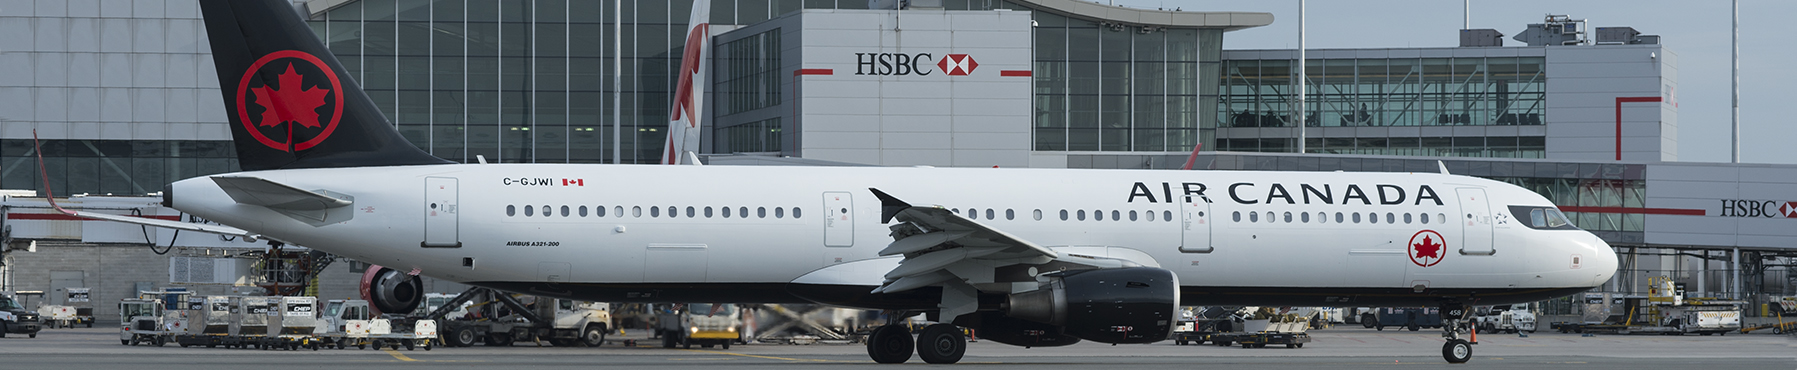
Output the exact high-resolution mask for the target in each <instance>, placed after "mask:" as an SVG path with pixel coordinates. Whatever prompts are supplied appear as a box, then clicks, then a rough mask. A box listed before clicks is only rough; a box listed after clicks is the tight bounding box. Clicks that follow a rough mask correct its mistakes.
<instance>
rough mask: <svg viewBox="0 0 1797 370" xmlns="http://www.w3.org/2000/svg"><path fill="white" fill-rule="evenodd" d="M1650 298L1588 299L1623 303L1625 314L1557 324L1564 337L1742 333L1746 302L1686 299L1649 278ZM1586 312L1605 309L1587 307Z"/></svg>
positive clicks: (1658, 279)
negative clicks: (1584, 335)
mask: <svg viewBox="0 0 1797 370" xmlns="http://www.w3.org/2000/svg"><path fill="white" fill-rule="evenodd" d="M1648 281H1649V286H1650V289H1649V290H1648V295H1647V296H1622V297H1614V296H1608V295H1604V296H1600V297H1602V298H1599V297H1593V296H1589V295H1588V296H1587V301H1591V300H1601V301H1604V302H1608V301H1609V300H1610V299H1612V298H1614V299H1618V300H1620V301H1621V302H1622V305H1623V307H1626V308H1625V309H1624V311H1623V312H1624V313H1623V314H1617V315H1610V316H1609V317H1606V318H1604V319H1603V320H1602V321H1600V322H1596V323H1592V322H1590V321H1589V318H1587V321H1586V322H1581V323H1570V322H1560V323H1554V324H1553V325H1551V327H1552V328H1553V329H1554V330H1559V331H1560V332H1562V333H1568V332H1571V333H1609V334H1664V335H1683V334H1699V335H1727V334H1728V332H1731V331H1737V330H1741V307H1742V305H1744V304H1745V303H1746V302H1743V301H1736V300H1721V299H1710V298H1685V297H1684V296H1683V294H1680V293H1678V290H1677V289H1676V288H1674V285H1673V284H1672V283H1671V281H1670V280H1669V279H1665V278H1663V277H1658V276H1656V277H1650V278H1649V279H1648ZM1586 309H1587V310H1597V309H1605V308H1598V307H1586Z"/></svg>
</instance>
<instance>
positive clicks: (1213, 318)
mask: <svg viewBox="0 0 1797 370" xmlns="http://www.w3.org/2000/svg"><path fill="white" fill-rule="evenodd" d="M1245 311H1246V310H1245V309H1243V308H1241V307H1187V308H1185V309H1182V310H1180V322H1179V325H1178V326H1176V327H1175V328H1174V330H1173V342H1174V343H1175V344H1178V345H1182V346H1183V345H1186V344H1204V342H1207V341H1213V340H1217V339H1218V338H1213V336H1216V335H1217V334H1224V333H1233V332H1235V331H1236V330H1237V329H1241V328H1242V327H1243V320H1242V317H1243V314H1244V313H1245ZM1220 345H1225V346H1226V345H1228V344H1220Z"/></svg>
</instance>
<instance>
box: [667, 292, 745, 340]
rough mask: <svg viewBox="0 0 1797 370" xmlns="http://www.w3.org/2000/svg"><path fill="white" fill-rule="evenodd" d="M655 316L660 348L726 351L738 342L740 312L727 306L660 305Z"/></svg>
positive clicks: (734, 306) (700, 304) (729, 305)
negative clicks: (698, 347)
mask: <svg viewBox="0 0 1797 370" xmlns="http://www.w3.org/2000/svg"><path fill="white" fill-rule="evenodd" d="M664 307H665V308H664V309H663V310H662V311H659V314H658V315H656V316H657V318H658V320H657V322H658V324H657V325H658V326H659V327H658V328H657V332H658V333H659V334H660V335H661V346H662V347H663V348H674V346H676V345H678V346H681V347H683V348H693V345H694V344H698V345H700V346H701V347H705V348H711V347H712V346H714V345H715V346H720V347H723V349H730V344H731V343H734V342H737V341H741V340H742V312H741V310H739V309H737V307H736V305H734V304H729V303H691V304H684V305H678V304H676V305H664Z"/></svg>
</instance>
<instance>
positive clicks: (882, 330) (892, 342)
mask: <svg viewBox="0 0 1797 370" xmlns="http://www.w3.org/2000/svg"><path fill="white" fill-rule="evenodd" d="M915 345H916V343H914V342H913V340H912V339H911V329H908V328H905V327H904V326H902V325H886V326H881V327H879V328H876V329H874V332H873V334H870V335H868V338H867V357H872V358H873V359H874V362H878V363H882V364H902V363H905V361H909V360H911V351H912V349H913V347H914V346H915Z"/></svg>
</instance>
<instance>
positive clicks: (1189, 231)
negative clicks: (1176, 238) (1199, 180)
mask: <svg viewBox="0 0 1797 370" xmlns="http://www.w3.org/2000/svg"><path fill="white" fill-rule="evenodd" d="M1179 209H1180V214H1181V216H1180V217H1181V221H1182V222H1180V225H1181V226H1182V227H1184V228H1185V232H1184V233H1185V238H1184V242H1183V243H1181V244H1180V246H1179V251H1180V252H1185V253H1210V252H1211V251H1212V250H1214V249H1215V248H1212V247H1211V235H1210V234H1211V227H1210V226H1211V222H1210V218H1211V213H1210V202H1207V201H1205V200H1204V197H1191V196H1187V197H1186V199H1185V202H1184V203H1183V204H1181V205H1180V206H1179Z"/></svg>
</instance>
